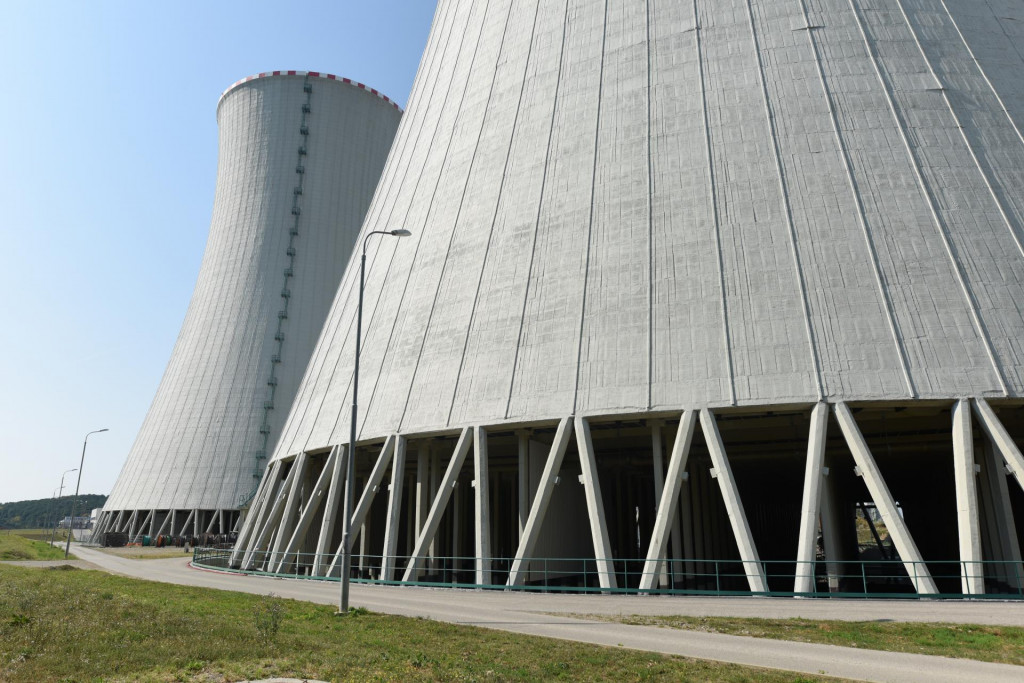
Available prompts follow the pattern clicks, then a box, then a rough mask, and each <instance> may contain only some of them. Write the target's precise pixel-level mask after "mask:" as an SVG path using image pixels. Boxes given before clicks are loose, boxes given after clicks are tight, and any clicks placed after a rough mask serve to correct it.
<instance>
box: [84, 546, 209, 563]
mask: <svg viewBox="0 0 1024 683" xmlns="http://www.w3.org/2000/svg"><path fill="white" fill-rule="evenodd" d="M97 550H99V551H101V552H104V553H107V554H108V555H117V556H118V557H123V558H125V559H128V560H166V559H167V558H169V557H178V558H184V557H188V558H191V557H192V553H190V552H189V553H186V552H185V549H184V548H175V547H165V548H155V547H153V546H127V547H124V548H97Z"/></svg>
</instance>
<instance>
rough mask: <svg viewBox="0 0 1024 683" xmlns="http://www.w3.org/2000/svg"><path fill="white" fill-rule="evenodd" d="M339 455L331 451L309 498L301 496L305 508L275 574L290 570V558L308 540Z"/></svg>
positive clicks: (335, 451)
mask: <svg viewBox="0 0 1024 683" xmlns="http://www.w3.org/2000/svg"><path fill="white" fill-rule="evenodd" d="M337 454H338V449H337V448H333V449H331V453H330V455H328V456H327V460H326V461H325V462H324V466H323V469H321V470H320V475H319V476H318V477H317V480H316V483H315V484H314V485H313V488H312V489H311V490H310V492H309V495H308V497H307V496H306V495H305V494H303V495H302V496H301V498H303V499H304V500H305V507H303V509H302V514H301V515H300V516H299V521H298V522H297V523H296V524H295V530H294V531H292V533H291V536H290V537H289V538H288V539H287V540H288V543H287V545H286V546H285V548H284V551H283V552H282V553H281V557H280V559H279V560H278V562H277V567H276V568H275V569H274V571H275V572H277V573H281V572H283V571H285V570H286V569H288V565H289V560H290V558H291V557H292V556H293V555H296V554H297V553H299V552H300V550H301V549H302V546H303V544H304V542H305V540H306V535H307V533H308V532H309V527H310V526H311V525H312V524H313V517H314V516H315V515H316V512H317V510H319V509H320V505H321V504H322V503H323V499H324V492H325V491H327V489H328V487H329V486H330V485H331V481H332V479H333V478H334V463H335V460H336V459H337ZM300 502H301V501H300ZM321 526H322V525H321ZM284 529H285V528H284V525H283V524H282V530H284ZM318 557H319V554H318V555H317V557H316V558H314V573H315V571H316V566H315V565H316V560H317V559H318Z"/></svg>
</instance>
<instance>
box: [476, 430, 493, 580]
mask: <svg viewBox="0 0 1024 683" xmlns="http://www.w3.org/2000/svg"><path fill="white" fill-rule="evenodd" d="M487 464H488V463H487V432H486V431H485V430H484V428H483V427H473V473H474V477H475V487H474V489H473V507H474V512H475V515H474V518H475V519H474V523H475V526H474V530H475V533H474V538H475V541H476V584H477V585H478V586H488V585H490V583H491V507H490V488H491V486H490V483H491V479H490V476H489V470H488V467H487Z"/></svg>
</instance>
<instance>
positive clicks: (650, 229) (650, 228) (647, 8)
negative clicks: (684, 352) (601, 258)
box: [644, 0, 654, 409]
mask: <svg viewBox="0 0 1024 683" xmlns="http://www.w3.org/2000/svg"><path fill="white" fill-rule="evenodd" d="M644 15H645V19H646V22H647V27H646V28H647V33H646V37H647V408H648V409H650V407H651V403H652V401H651V392H652V391H653V388H652V387H653V385H654V156H653V154H652V150H651V99H652V96H651V0H647V1H646V2H645V3H644Z"/></svg>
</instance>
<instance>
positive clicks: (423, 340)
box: [363, 0, 515, 431]
mask: <svg viewBox="0 0 1024 683" xmlns="http://www.w3.org/2000/svg"><path fill="white" fill-rule="evenodd" d="M489 5H490V0H488V6H489ZM514 5H515V2H513V1H512V0H509V3H508V12H506V13H505V24H504V26H503V27H502V29H501V42H499V43H498V50H497V55H496V56H495V58H494V73H493V74H492V76H491V84H490V87H489V88H488V89H487V99H486V100H485V101H484V110H483V113H482V114H481V116H480V128H479V129H478V130H477V132H476V142H474V143H473V154H472V156H470V158H469V165H468V166H467V167H466V180H465V182H463V183H462V193H461V195H460V196H459V208H458V209H456V210H455V219H454V220H453V221H452V232H451V235H449V236H448V246H447V247H446V248H445V252H444V261H443V262H442V263H441V272H440V273H438V275H437V285H436V286H435V287H434V297H433V298H432V299H431V301H430V310H429V311H427V322H426V324H425V325H424V326H423V336H422V337H420V348H419V351H417V352H416V363H415V365H413V368H412V376H411V377H409V388H408V389H407V390H406V392H405V404H404V405H403V406H402V415H401V417H399V418H398V427H397V429H396V431H400V430H401V429H402V423H403V422H405V416H406V413H408V411H409V399H410V398H411V397H412V392H413V388H414V387H415V386H416V375H417V374H418V372H419V369H420V360H421V359H422V358H423V349H424V347H425V346H426V345H427V337H428V336H430V325H431V323H432V322H433V321H434V309H435V308H436V307H437V299H438V297H439V296H440V294H441V283H442V282H444V275H445V273H446V272H447V271H448V260H449V258H450V257H451V253H452V245H453V244H455V235H456V234H457V233H458V230H459V219H460V218H462V207H463V206H465V204H466V190H467V189H469V181H470V178H472V177H473V171H474V169H475V168H476V157H477V153H478V152H479V151H480V139H481V138H482V137H483V134H484V129H485V128H487V114H488V113H489V112H490V110H491V98H492V97H493V95H494V84H495V82H497V80H498V76H497V72H498V65H499V64H500V63H501V57H502V53H503V52H504V50H505V37H506V36H507V35H508V24H509V20H510V19H511V18H512V7H513V6H514ZM486 23H487V12H486V11H485V12H484V17H483V22H482V23H481V27H480V33H481V35H482V34H483V30H484V29H483V26H484V24H486ZM475 61H476V60H474V64H475ZM472 78H473V65H470V68H469V74H468V75H467V77H466V89H467V90H468V89H469V84H470V81H471V80H472ZM454 131H455V128H454V127H453V128H452V133H453V136H454ZM438 180H440V175H439V176H438ZM477 291H479V286H478V287H477ZM363 423H364V424H365V420H364V422H363Z"/></svg>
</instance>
